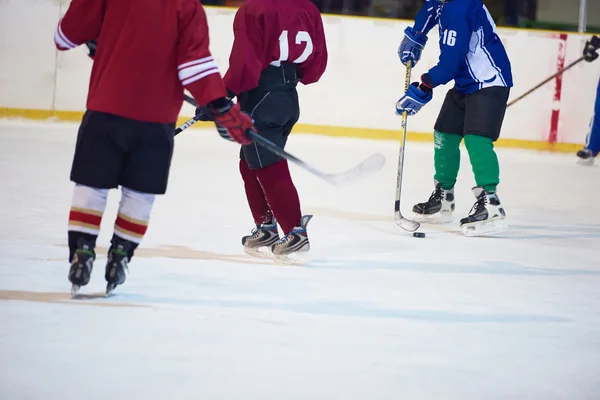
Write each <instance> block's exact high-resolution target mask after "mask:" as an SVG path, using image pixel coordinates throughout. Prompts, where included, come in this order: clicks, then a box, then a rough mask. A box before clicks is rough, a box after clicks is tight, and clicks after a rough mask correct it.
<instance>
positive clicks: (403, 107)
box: [396, 82, 433, 115]
mask: <svg viewBox="0 0 600 400" xmlns="http://www.w3.org/2000/svg"><path fill="white" fill-rule="evenodd" d="M432 98H433V91H432V90H431V89H430V88H427V87H425V86H423V85H421V86H419V83H418V82H414V83H412V84H411V85H410V86H409V87H408V90H407V91H406V94H404V96H402V97H401V98H400V100H398V102H397V103H396V114H398V115H402V113H403V112H404V111H406V112H407V113H408V115H415V114H416V113H418V112H419V110H421V108H423V106H424V105H425V104H427V103H429V101H431V99H432Z"/></svg>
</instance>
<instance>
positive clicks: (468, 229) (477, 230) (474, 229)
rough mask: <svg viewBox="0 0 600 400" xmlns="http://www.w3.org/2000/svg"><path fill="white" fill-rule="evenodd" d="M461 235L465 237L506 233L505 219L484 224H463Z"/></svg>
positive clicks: (506, 224)
mask: <svg viewBox="0 0 600 400" xmlns="http://www.w3.org/2000/svg"><path fill="white" fill-rule="evenodd" d="M461 230H462V233H463V235H465V236H469V237H473V236H486V235H494V234H497V233H502V232H506V231H507V230H508V223H507V222H506V220H505V219H494V220H491V221H484V222H473V223H470V224H465V225H463V226H462V227H461Z"/></svg>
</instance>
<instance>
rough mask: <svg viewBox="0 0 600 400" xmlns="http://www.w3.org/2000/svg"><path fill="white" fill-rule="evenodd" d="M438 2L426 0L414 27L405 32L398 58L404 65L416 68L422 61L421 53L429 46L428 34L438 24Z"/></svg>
mask: <svg viewBox="0 0 600 400" xmlns="http://www.w3.org/2000/svg"><path fill="white" fill-rule="evenodd" d="M436 10H437V3H436V0H426V1H425V4H423V7H422V8H421V10H419V12H418V13H417V16H416V18H415V23H414V25H413V26H409V27H408V28H406V29H405V30H404V39H402V42H401V43H400V47H398V56H399V57H400V61H401V62H402V64H404V65H407V64H408V62H409V61H410V62H411V66H413V67H414V66H415V65H416V64H417V62H419V60H420V59H421V52H422V51H423V49H424V48H425V44H427V34H428V33H429V31H430V30H431V29H432V28H433V27H434V26H435V25H436V24H437V15H436V12H437V11H436Z"/></svg>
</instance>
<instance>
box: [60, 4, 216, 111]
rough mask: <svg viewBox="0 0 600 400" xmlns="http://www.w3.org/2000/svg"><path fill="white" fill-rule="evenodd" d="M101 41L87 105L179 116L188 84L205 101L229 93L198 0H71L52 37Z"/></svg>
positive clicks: (70, 44)
mask: <svg viewBox="0 0 600 400" xmlns="http://www.w3.org/2000/svg"><path fill="white" fill-rule="evenodd" d="M88 40H97V41H98V46H97V50H96V55H95V57H94V64H93V67H92V74H91V77H90V84H89V92H88V98H87V109H89V110H94V111H101V112H106V113H111V114H116V115H119V116H122V117H125V118H130V119H135V120H140V121H148V122H158V123H173V122H175V121H176V120H177V117H178V114H179V111H180V110H181V106H182V104H183V92H184V88H186V89H188V90H189V91H190V92H191V93H192V95H193V96H194V98H195V99H196V100H197V101H198V103H199V104H201V105H205V104H207V103H208V102H210V101H212V100H214V99H217V98H220V97H224V96H226V90H225V86H224V84H223V79H222V77H221V75H220V73H219V70H218V67H217V64H216V63H215V61H214V59H213V57H212V55H211V53H210V51H209V36H208V24H207V21H206V14H205V12H204V8H203V7H202V5H201V4H200V2H199V1H198V0H151V1H148V0H72V1H71V4H70V5H69V9H68V10H67V12H66V14H65V16H64V17H63V18H62V19H61V20H60V22H59V23H58V28H57V30H56V33H55V36H54V42H55V43H56V47H57V48H58V49H59V50H68V49H72V48H75V47H77V46H79V45H81V44H84V43H85V42H87V41H88Z"/></svg>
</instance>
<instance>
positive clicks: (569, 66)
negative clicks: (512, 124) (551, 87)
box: [506, 56, 584, 108]
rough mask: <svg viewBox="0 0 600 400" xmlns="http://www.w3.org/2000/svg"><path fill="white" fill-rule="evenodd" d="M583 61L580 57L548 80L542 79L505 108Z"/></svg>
mask: <svg viewBox="0 0 600 400" xmlns="http://www.w3.org/2000/svg"><path fill="white" fill-rule="evenodd" d="M583 60H584V58H583V56H582V57H580V58H578V59H577V60H575V61H573V62H572V63H571V64H569V65H567V66H566V67H564V68H563V69H561V70H560V71H558V72H556V73H555V74H553V75H552V76H549V77H548V78H546V79H544V80H543V81H542V82H540V83H538V84H537V85H536V86H534V87H533V88H531V89H529V90H528V91H526V92H525V93H523V94H522V95H520V96H519V97H517V98H516V99H513V100H511V101H509V102H508V104H507V105H506V107H507V108H508V107H510V106H512V105H513V104H515V103H516V102H517V101H519V100H521V99H523V98H524V97H527V96H529V95H530V94H531V93H533V92H535V91H536V90H538V89H539V88H541V87H542V86H544V85H545V84H546V83H548V82H550V81H551V80H552V79H554V78H556V77H557V76H559V75H561V74H563V73H564V72H565V71H567V70H568V69H570V68H573V67H574V66H575V65H577V64H579V63H580V62H582V61H583Z"/></svg>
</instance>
